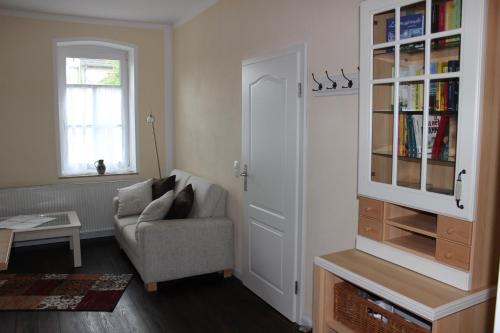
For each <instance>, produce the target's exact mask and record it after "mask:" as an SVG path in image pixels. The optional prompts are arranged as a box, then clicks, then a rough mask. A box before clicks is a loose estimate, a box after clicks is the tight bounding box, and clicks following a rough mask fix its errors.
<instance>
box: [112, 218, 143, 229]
mask: <svg viewBox="0 0 500 333" xmlns="http://www.w3.org/2000/svg"><path fill="white" fill-rule="evenodd" d="M138 218H139V216H138V215H132V216H126V217H118V215H115V226H116V229H118V230H119V231H122V230H123V228H124V227H126V226H127V225H131V224H136V223H137V219H138Z"/></svg>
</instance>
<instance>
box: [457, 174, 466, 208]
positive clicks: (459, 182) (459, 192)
mask: <svg viewBox="0 0 500 333" xmlns="http://www.w3.org/2000/svg"><path fill="white" fill-rule="evenodd" d="M465 174H467V172H465V169H463V170H462V171H460V173H459V174H458V177H457V182H456V183H455V201H456V202H457V207H458V208H460V209H464V205H463V204H461V203H460V201H461V200H462V175H465Z"/></svg>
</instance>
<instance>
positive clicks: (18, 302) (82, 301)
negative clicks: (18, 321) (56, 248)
mask: <svg viewBox="0 0 500 333" xmlns="http://www.w3.org/2000/svg"><path fill="white" fill-rule="evenodd" d="M131 279H132V274H0V311H3V310H42V311H47V310H59V311H113V309H114V308H115V306H116V303H118V301H119V300H120V297H121V296H122V294H123V292H124V291H125V288H127V285H128V284H129V282H130V280H131Z"/></svg>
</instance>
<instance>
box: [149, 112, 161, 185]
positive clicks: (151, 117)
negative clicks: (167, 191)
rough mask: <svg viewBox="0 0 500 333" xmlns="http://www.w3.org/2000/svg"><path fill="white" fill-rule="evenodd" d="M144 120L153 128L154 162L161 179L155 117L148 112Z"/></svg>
mask: <svg viewBox="0 0 500 333" xmlns="http://www.w3.org/2000/svg"><path fill="white" fill-rule="evenodd" d="M146 121H147V122H148V123H150V124H151V128H152V129H153V139H154V141H155V151H156V162H157V163H158V174H159V175H160V179H161V168H160V157H159V156H158V145H157V144H156V132H155V117H154V116H153V115H152V114H151V113H150V114H149V116H148V118H147V119H146Z"/></svg>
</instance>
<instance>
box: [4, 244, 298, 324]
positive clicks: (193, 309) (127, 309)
mask: <svg viewBox="0 0 500 333" xmlns="http://www.w3.org/2000/svg"><path fill="white" fill-rule="evenodd" d="M82 261H83V267H81V268H78V269H74V268H73V257H72V253H71V251H70V250H69V248H68V245H67V243H66V244H63V243H58V244H50V245H40V246H30V247H21V248H13V250H12V253H11V259H10V263H9V270H8V272H9V273H133V274H134V279H133V280H132V282H131V283H130V285H129V286H128V287H127V290H126V291H125V293H124V295H123V296H122V298H121V299H120V302H119V303H118V305H117V306H116V308H115V310H114V311H113V312H64V311H60V312H57V311H33V312H22V311H13V312H0V332H30V333H32V332H50V333H57V332H61V333H66V332H117V333H118V332H119V333H125V332H140V333H143V332H144V333H147V332H168V333H177V332H231V333H232V332H235V333H239V332H253V333H257V332H259V333H260V332H298V326H297V325H295V324H292V323H291V322H289V321H288V320H287V319H286V318H285V317H283V316H281V315H280V314H279V313H278V312H276V311H275V310H274V309H272V308H271V307H270V306H268V305H267V304H266V303H265V302H263V301H262V300H261V299H259V298H258V297H257V296H255V295H254V294H253V293H252V292H251V291H249V290H248V289H247V288H245V287H244V286H243V285H242V284H241V282H240V281H239V280H238V279H236V278H229V279H223V278H222V277H221V276H220V275H219V274H210V275H204V276H199V277H194V278H188V279H182V280H177V281H170V282H163V283H160V284H159V285H158V286H159V290H158V292H156V293H147V292H145V291H144V288H143V283H142V281H141V279H140V277H139V276H138V274H137V272H136V271H135V269H134V267H133V266H132V264H131V263H130V261H129V260H128V258H127V257H126V255H125V254H124V253H123V252H122V251H121V250H120V249H119V248H118V245H117V244H116V242H115V240H114V238H99V239H93V240H84V241H82Z"/></svg>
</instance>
